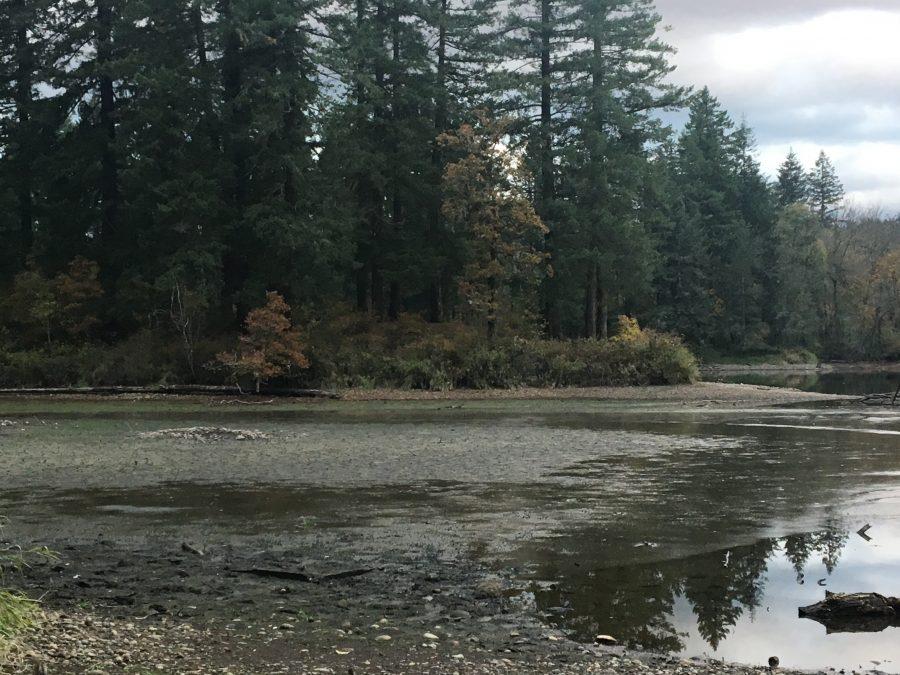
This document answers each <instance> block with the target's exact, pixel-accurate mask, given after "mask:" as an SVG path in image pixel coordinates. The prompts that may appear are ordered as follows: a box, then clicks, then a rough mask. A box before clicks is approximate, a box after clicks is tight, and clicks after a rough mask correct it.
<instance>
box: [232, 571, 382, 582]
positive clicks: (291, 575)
mask: <svg viewBox="0 0 900 675" xmlns="http://www.w3.org/2000/svg"><path fill="white" fill-rule="evenodd" d="M234 571H235V572H237V573H239V574H250V575H252V576H255V577H263V578H265V579H285V580H288V581H300V582H303V583H308V584H318V583H322V582H323V581H337V580H338V579H351V578H353V577H361V576H363V575H364V574H369V572H372V570H371V569H370V568H363V569H358V570H347V571H345V572H335V573H333V574H324V575H322V576H320V577H312V576H310V575H308V574H306V573H305V572H294V571H291V570H278V569H267V568H263V567H251V568H249V569H243V570H234Z"/></svg>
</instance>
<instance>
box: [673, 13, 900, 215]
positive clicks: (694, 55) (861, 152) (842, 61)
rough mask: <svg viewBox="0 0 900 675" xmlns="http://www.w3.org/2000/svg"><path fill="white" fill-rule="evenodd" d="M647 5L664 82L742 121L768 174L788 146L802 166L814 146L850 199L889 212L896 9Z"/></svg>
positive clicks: (895, 151) (894, 180) (899, 190)
mask: <svg viewBox="0 0 900 675" xmlns="http://www.w3.org/2000/svg"><path fill="white" fill-rule="evenodd" d="M658 5H659V8H660V11H661V12H662V13H663V16H664V19H665V20H666V21H668V22H671V23H673V26H674V29H673V31H672V32H671V33H670V34H668V36H667V39H668V40H669V42H671V43H672V44H673V45H674V46H675V47H677V48H678V50H679V53H678V55H677V56H676V57H675V62H676V64H677V66H678V70H677V71H676V72H675V74H674V75H673V79H674V80H675V81H677V82H679V83H681V84H691V85H695V86H703V85H708V86H709V87H710V89H711V90H712V92H713V94H714V95H715V96H717V97H718V98H719V99H720V100H721V101H722V103H723V105H724V106H725V107H726V108H727V109H728V110H729V111H730V112H731V114H732V116H733V117H734V118H735V119H737V120H741V119H746V121H747V122H748V123H749V124H750V126H751V127H753V128H754V129H755V130H756V133H757V136H758V140H759V143H760V147H761V161H762V164H763V166H764V168H765V169H766V170H767V171H768V172H769V173H770V174H774V172H775V170H776V169H777V166H778V164H780V162H781V161H782V160H783V159H784V156H785V155H786V154H787V151H788V149H789V148H790V147H792V146H793V147H794V148H795V149H796V150H797V151H798V152H799V153H800V155H801V157H802V159H803V160H804V162H805V163H806V164H807V165H808V166H809V165H811V164H812V163H813V162H814V161H815V158H816V156H817V155H818V153H819V150H820V149H825V151H826V152H828V153H829V154H830V155H831V156H832V159H833V160H834V162H835V164H836V166H837V169H838V171H839V173H840V174H841V178H842V179H843V181H844V183H845V184H846V186H847V189H848V194H849V196H850V198H851V199H853V200H854V201H856V202H857V203H859V204H861V205H872V206H874V205H881V206H883V207H884V208H885V209H887V210H889V211H897V212H900V49H897V39H898V38H897V36H900V0H888V1H882V0H855V1H854V2H852V3H851V2H848V1H847V0H793V2H791V0H780V1H777V0H759V2H753V3H747V2H745V1H744V0H719V2H717V3H715V8H714V9H713V8H712V6H711V4H710V3H708V2H706V1H705V0H704V1H703V2H700V0H684V1H682V0H658ZM761 5H765V7H762V6H761ZM750 7H752V9H753V11H754V12H755V13H756V14H753V15H752V16H751V13H748V8H750ZM704 8H707V9H708V11H707V12H706V13H705V14H704V11H703V10H704ZM678 20H681V21H683V22H684V23H683V24H679V23H678ZM699 28H702V30H699Z"/></svg>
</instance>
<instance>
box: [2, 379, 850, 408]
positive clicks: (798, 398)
mask: <svg viewBox="0 0 900 675" xmlns="http://www.w3.org/2000/svg"><path fill="white" fill-rule="evenodd" d="M335 394H336V396H337V397H338V398H339V400H334V399H329V398H327V397H323V398H319V399H310V398H307V397H301V398H291V397H278V398H269V397H266V396H265V395H262V396H254V395H244V396H242V397H240V398H234V397H222V396H203V395H197V394H185V395H181V394H167V393H135V392H132V393H118V394H104V395H99V394H85V393H58V394H54V395H52V396H48V395H36V394H30V393H15V392H12V391H7V392H5V393H3V394H0V416H2V414H3V411H10V412H17V411H18V410H17V409H21V410H23V411H27V410H29V406H28V404H29V403H30V404H32V408H34V409H40V406H41V404H44V403H50V402H52V401H62V402H66V401H70V402H101V403H102V402H113V403H114V402H116V401H138V402H140V401H160V402H170V403H172V404H173V405H178V404H179V403H183V404H191V403H195V404H196V403H200V404H210V405H221V406H223V407H233V408H239V407H240V406H256V405H268V406H275V407H282V406H291V407H292V408H297V407H307V408H310V409H323V408H324V409H328V408H331V407H339V406H340V405H341V403H345V402H350V403H359V402H404V401H423V402H427V401H473V402H479V401H602V402H609V403H615V402H628V403H633V402H648V403H654V404H668V405H685V406H686V405H692V404H696V403H700V404H704V405H721V406H730V405H749V406H768V405H783V404H787V403H802V402H814V401H828V400H853V399H854V398H857V397H852V396H838V395H832V394H819V393H812V392H805V391H800V390H798V389H786V388H783V387H768V386H761V385H746V384H729V383H722V382H698V383H695V384H685V385H665V386H646V387H564V388H532V387H517V388H512V389H452V390H446V391H425V390H419V389H344V390H339V391H337V392H335Z"/></svg>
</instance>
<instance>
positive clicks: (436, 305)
mask: <svg viewBox="0 0 900 675" xmlns="http://www.w3.org/2000/svg"><path fill="white" fill-rule="evenodd" d="M447 2H448V0H441V10H440V15H439V17H438V41H437V74H436V78H437V82H436V87H435V97H434V141H433V145H432V149H431V164H432V171H433V172H434V180H435V185H434V197H433V199H434V203H433V204H432V207H431V213H430V214H429V219H428V231H427V233H426V234H427V239H428V243H429V245H430V246H431V247H432V250H433V251H438V250H439V247H440V244H439V242H438V241H437V237H438V236H439V233H440V232H441V231H442V230H443V216H442V214H441V192H442V191H441V183H442V181H443V176H444V170H443V169H444V157H443V153H442V152H441V147H440V145H438V143H437V137H438V136H440V135H441V134H442V133H444V131H446V128H447ZM443 314H444V312H443V303H442V302H441V271H440V270H435V272H434V276H433V277H432V279H431V282H430V283H429V284H428V320H429V321H430V322H431V323H440V322H441V321H443V319H444V316H443Z"/></svg>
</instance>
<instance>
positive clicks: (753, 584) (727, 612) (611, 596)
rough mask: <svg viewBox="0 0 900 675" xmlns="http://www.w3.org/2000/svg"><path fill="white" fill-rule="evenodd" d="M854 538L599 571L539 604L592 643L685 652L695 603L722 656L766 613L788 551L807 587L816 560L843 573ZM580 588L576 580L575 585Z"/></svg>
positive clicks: (838, 533) (795, 541)
mask: <svg viewBox="0 0 900 675" xmlns="http://www.w3.org/2000/svg"><path fill="white" fill-rule="evenodd" d="M847 538H848V534H847V532H846V531H843V530H838V529H827V530H822V531H819V532H811V533H807V534H798V535H792V536H789V537H786V538H784V539H764V540H761V541H759V542H757V543H755V544H752V545H750V546H740V547H734V548H729V549H725V550H721V551H715V552H713V553H704V554H701V555H695V556H691V557H688V558H682V559H676V560H663V561H657V562H650V563H641V564H637V565H629V566H618V567H611V568H603V569H597V570H594V571H591V572H589V573H588V574H587V576H586V577H585V576H581V577H580V578H579V579H578V580H577V581H575V583H574V584H571V585H570V584H569V583H567V582H563V583H562V584H561V585H560V586H556V587H553V588H549V589H548V588H544V589H540V590H537V591H536V596H537V601H538V605H539V606H540V607H543V608H548V609H549V611H550V612H551V614H559V615H561V618H562V620H563V622H564V623H565V625H566V626H567V627H569V628H571V629H573V630H574V631H575V634H576V637H577V638H578V639H581V640H583V641H585V642H590V641H593V638H594V636H595V635H597V634H599V633H613V634H615V635H616V637H617V638H618V639H619V640H620V641H621V642H623V643H624V644H627V645H629V646H631V647H637V648H643V649H647V650H651V651H657V652H672V653H674V652H681V651H683V650H684V648H685V643H684V638H685V637H687V636H686V635H685V634H683V633H679V631H678V629H677V628H676V627H675V625H674V624H673V620H672V617H673V614H674V612H675V606H676V602H678V600H679V599H684V600H685V601H687V602H689V603H690V605H691V607H692V610H693V613H694V616H695V617H696V620H697V630H698V632H699V633H700V635H701V636H702V637H703V639H704V640H706V642H707V643H708V644H709V646H710V647H711V648H712V649H713V650H715V649H718V647H719V644H720V643H721V642H722V641H723V640H724V639H725V638H726V637H728V635H729V634H730V633H731V631H732V629H733V628H734V626H735V625H736V624H737V622H738V620H739V619H740V618H741V617H742V616H743V615H744V613H745V612H750V613H752V612H754V611H755V610H756V609H757V608H758V607H760V604H761V601H762V597H763V592H764V590H765V584H766V571H767V570H768V567H769V563H770V561H771V560H772V558H773V557H774V556H775V555H776V554H778V553H779V552H783V553H784V555H785V557H786V558H787V559H788V560H790V562H791V564H792V565H793V567H794V569H795V570H796V571H797V579H798V583H803V582H804V579H803V570H804V568H805V567H806V565H807V563H808V562H809V561H810V559H811V558H812V557H813V556H814V555H820V556H822V562H823V564H824V565H825V567H826V569H827V571H828V574H831V573H832V572H833V571H834V569H835V568H836V566H837V564H838V562H839V560H840V556H841V552H842V551H843V549H844V546H845V545H846V543H847ZM573 581H574V580H573Z"/></svg>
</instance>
